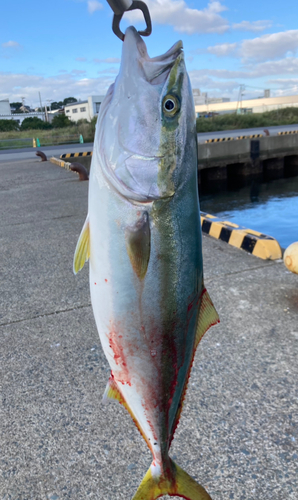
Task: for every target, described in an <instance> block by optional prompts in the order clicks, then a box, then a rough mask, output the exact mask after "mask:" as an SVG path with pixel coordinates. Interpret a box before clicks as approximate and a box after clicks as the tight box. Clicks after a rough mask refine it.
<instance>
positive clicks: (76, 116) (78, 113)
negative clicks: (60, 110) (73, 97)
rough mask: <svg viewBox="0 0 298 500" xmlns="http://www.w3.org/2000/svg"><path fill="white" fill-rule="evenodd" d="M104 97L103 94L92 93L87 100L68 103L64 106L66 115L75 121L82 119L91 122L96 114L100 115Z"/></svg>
mask: <svg viewBox="0 0 298 500" xmlns="http://www.w3.org/2000/svg"><path fill="white" fill-rule="evenodd" d="M104 97H105V96H103V95H92V96H90V97H88V99H87V100H86V101H79V102H72V103H70V104H67V105H66V106H65V108H64V112H65V115H66V116H68V118H69V119H70V120H71V121H73V122H77V121H79V120H82V119H85V120H88V122H90V121H91V120H92V118H93V117H94V116H97V115H98V113H99V109H100V105H101V103H102V101H103V100H104Z"/></svg>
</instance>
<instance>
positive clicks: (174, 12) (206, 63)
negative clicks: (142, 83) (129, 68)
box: [0, 0, 298, 106]
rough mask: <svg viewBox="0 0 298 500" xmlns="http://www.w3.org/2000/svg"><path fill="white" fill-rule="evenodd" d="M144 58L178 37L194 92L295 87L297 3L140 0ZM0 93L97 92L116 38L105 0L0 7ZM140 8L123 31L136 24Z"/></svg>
mask: <svg viewBox="0 0 298 500" xmlns="http://www.w3.org/2000/svg"><path fill="white" fill-rule="evenodd" d="M147 4H148V6H149V9H150V12H151V16H152V24H153V33H152V35H151V36H150V37H148V38H146V39H145V41H146V44H147V47H148V52H149V55H150V56H151V57H154V56H156V55H160V54H161V53H163V52H165V51H167V50H168V49H169V48H170V46H171V45H173V44H174V43H175V42H176V41H177V40H179V39H182V40H183V44H184V50H185V58H186V64H187V68H188V71H189V74H190V78H191V82H192V85H193V88H200V89H201V91H202V92H208V95H209V96H216V97H218V96H225V97H230V98H232V99H234V98H237V95H238V91H239V86H240V84H245V97H256V96H261V95H263V90H264V89H265V88H270V89H271V93H272V95H290V94H297V93H298V59H297V54H298V4H297V0H285V1H284V2H283V3H282V5H281V2H280V1H279V2H278V1H277V0H270V1H269V0H264V1H263V2H260V1H259V0H250V2H239V0H221V1H217V0H216V1H209V2H208V0H202V1H200V2H199V1H197V0H193V1H190V0H185V1H184V0H147ZM1 13H2V20H1V21H2V22H1V32H0V99H5V98H9V99H10V101H11V102H13V101H20V98H21V97H22V96H24V97H25V99H26V100H25V102H26V104H29V105H33V106H36V105H38V103H39V102H38V92H39V91H40V92H41V95H42V100H43V102H44V101H45V100H46V99H49V100H55V101H56V100H60V99H63V98H64V97H68V96H74V97H76V98H79V99H82V100H83V99H85V98H86V97H87V96H88V95H92V94H104V93H105V92H106V90H107V88H108V86H109V85H110V84H111V83H112V82H113V81H114V79H115V77H116V75H117V72H118V69H119V59H120V57H121V45H122V42H121V41H120V40H119V39H118V38H117V37H116V36H115V35H114V34H113V32H112V29H111V23H112V11H111V9H110V7H109V5H108V3H107V2H106V1H105V0H101V1H98V0H59V1H58V0H52V1H51V2H37V0H27V1H26V2H24V0H22V1H21V0H14V1H13V2H6V3H5V5H3V6H2V8H1ZM139 19H140V16H139V14H138V12H137V11H135V12H131V13H127V14H125V18H124V20H123V22H122V28H123V30H124V29H125V27H126V26H128V25H129V24H134V25H135V26H136V27H137V28H139V29H141V27H142V25H143V23H142V21H139Z"/></svg>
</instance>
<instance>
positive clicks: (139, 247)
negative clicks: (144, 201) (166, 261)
mask: <svg viewBox="0 0 298 500" xmlns="http://www.w3.org/2000/svg"><path fill="white" fill-rule="evenodd" d="M125 239H126V250H127V253H128V256H129V259H130V262H131V265H132V268H133V270H134V272H135V273H136V275H137V276H138V278H139V279H140V280H142V279H144V278H145V276H146V272H147V267H148V263H149V258H150V226H149V215H148V212H143V215H142V217H141V219H139V220H138V221H137V222H136V224H135V225H134V226H132V227H127V228H126V229H125Z"/></svg>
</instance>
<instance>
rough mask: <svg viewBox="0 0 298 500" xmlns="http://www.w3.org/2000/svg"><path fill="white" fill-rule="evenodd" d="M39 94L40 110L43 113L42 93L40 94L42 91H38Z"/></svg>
mask: <svg viewBox="0 0 298 500" xmlns="http://www.w3.org/2000/svg"><path fill="white" fill-rule="evenodd" d="M38 94H39V102H40V111H41V113H42V102H41V95H40V92H38ZM44 120H45V117H44ZM45 121H46V120H45Z"/></svg>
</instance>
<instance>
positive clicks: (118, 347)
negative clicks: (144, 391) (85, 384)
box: [109, 329, 131, 386]
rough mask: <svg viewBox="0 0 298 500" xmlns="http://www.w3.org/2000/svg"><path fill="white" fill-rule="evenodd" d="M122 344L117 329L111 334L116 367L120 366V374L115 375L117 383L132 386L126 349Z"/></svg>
mask: <svg viewBox="0 0 298 500" xmlns="http://www.w3.org/2000/svg"><path fill="white" fill-rule="evenodd" d="M121 342H122V335H119V334H118V333H117V332H116V331H115V329H112V330H111V331H110V333H109V345H110V348H111V349H112V350H113V353H114V360H115V362H116V365H118V366H119V372H118V373H117V374H116V373H115V374H114V376H115V378H116V379H117V382H120V383H121V384H123V385H125V384H128V385H130V386H131V380H130V375H129V372H128V368H127V362H126V356H125V353H124V347H123V345H122V344H121Z"/></svg>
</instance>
